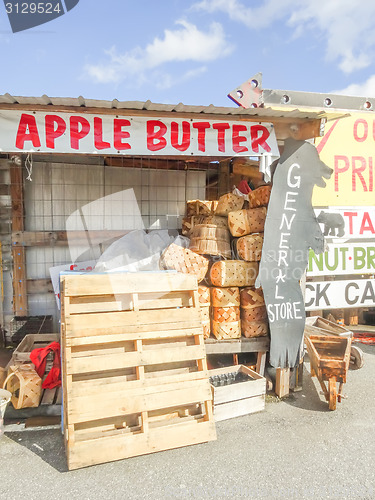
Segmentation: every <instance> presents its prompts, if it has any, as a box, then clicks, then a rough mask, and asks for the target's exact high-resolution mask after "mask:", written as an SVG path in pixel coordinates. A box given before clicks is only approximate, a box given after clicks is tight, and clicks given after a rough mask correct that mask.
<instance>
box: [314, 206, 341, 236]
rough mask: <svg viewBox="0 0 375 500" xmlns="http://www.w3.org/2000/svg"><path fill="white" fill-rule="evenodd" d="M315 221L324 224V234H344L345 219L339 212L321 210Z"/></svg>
mask: <svg viewBox="0 0 375 500" xmlns="http://www.w3.org/2000/svg"><path fill="white" fill-rule="evenodd" d="M317 221H318V222H319V223H320V224H323V225H324V236H333V237H335V236H337V237H339V238H341V237H342V236H344V234H345V221H344V217H343V216H342V215H341V214H334V213H329V212H324V210H322V211H321V212H320V214H319V215H318V217H317Z"/></svg>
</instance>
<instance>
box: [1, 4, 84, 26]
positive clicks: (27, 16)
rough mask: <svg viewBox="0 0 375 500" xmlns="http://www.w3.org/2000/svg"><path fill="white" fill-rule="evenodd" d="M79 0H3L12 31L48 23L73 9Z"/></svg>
mask: <svg viewBox="0 0 375 500" xmlns="http://www.w3.org/2000/svg"><path fill="white" fill-rule="evenodd" d="M78 2H79V0H47V1H40V0H38V1H30V0H4V5H5V10H6V13H7V14H8V18H9V22H10V25H11V28H12V31H13V33H17V32H18V31H24V30H28V29H30V28H34V27H35V26H40V25H41V24H44V23H48V22H49V21H52V20H53V19H56V18H58V17H60V16H62V15H64V14H65V11H67V12H68V11H69V10H71V9H73V7H75V6H76V5H77V4H78Z"/></svg>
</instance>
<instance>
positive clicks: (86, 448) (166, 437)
mask: <svg viewBox="0 0 375 500" xmlns="http://www.w3.org/2000/svg"><path fill="white" fill-rule="evenodd" d="M213 439H216V430H215V424H214V422H213V421H210V422H200V423H198V424H196V423H194V422H191V421H188V422H183V421H182V422H181V423H180V424H177V425H176V424H173V425H171V426H169V427H168V426H163V427H161V428H156V429H150V430H149V432H148V433H147V434H138V435H136V434H135V435H133V434H130V435H126V434H124V435H121V434H120V433H119V434H116V435H114V436H109V437H105V438H102V439H93V440H90V441H83V442H77V443H76V444H75V446H74V447H70V446H69V443H68V467H69V470H73V469H77V468H79V467H87V466H89V465H96V464H100V463H105V462H108V461H113V460H121V459H124V458H128V457H133V456H138V455H144V454H147V453H153V452H157V451H163V450H168V449H171V448H172V449H173V448H180V447H182V446H188V445H192V444H198V443H204V442H207V441H211V440H213Z"/></svg>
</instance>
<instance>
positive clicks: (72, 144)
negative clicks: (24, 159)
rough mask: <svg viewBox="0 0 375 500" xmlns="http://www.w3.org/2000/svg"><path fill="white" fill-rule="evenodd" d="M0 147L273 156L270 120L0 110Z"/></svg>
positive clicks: (10, 149)
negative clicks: (264, 121) (254, 120)
mask: <svg viewBox="0 0 375 500" xmlns="http://www.w3.org/2000/svg"><path fill="white" fill-rule="evenodd" d="M0 137H1V143H0V151H4V152H28V151H34V152H43V153H86V154H106V155H108V154H111V155H117V154H119V155H147V156H150V155H172V156H175V155H196V156H261V155H271V156H279V150H278V146H277V141H276V134H275V130H274V127H273V125H272V124H271V123H256V122H249V121H231V120H229V119H228V120H227V121H226V120H212V119H210V120H208V119H195V118H194V119H193V118H191V119H190V118H157V117H153V118H150V117H145V116H120V115H114V114H113V115H101V114H98V115H95V114H89V113H65V112H50V113H45V112H39V111H30V112H25V111H24V112H23V111H13V110H0Z"/></svg>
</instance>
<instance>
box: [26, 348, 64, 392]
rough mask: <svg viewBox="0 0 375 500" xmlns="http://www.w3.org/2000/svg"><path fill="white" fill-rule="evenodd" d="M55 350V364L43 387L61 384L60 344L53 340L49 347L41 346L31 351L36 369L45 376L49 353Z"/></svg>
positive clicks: (41, 376) (40, 375)
mask: <svg viewBox="0 0 375 500" xmlns="http://www.w3.org/2000/svg"><path fill="white" fill-rule="evenodd" d="M51 351H53V352H54V358H53V364H52V368H51V370H50V372H49V373H48V375H47V377H46V379H45V380H44V381H43V384H42V387H43V389H53V388H54V387H57V386H59V385H61V358H60V344H59V343H58V342H52V343H51V344H49V345H48V346H47V347H40V348H38V349H34V350H33V351H31V353H30V359H31V361H32V362H33V363H34V365H35V370H36V372H37V374H38V375H39V377H40V378H43V376H44V373H45V371H46V363H47V356H48V353H50V352H51Z"/></svg>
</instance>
